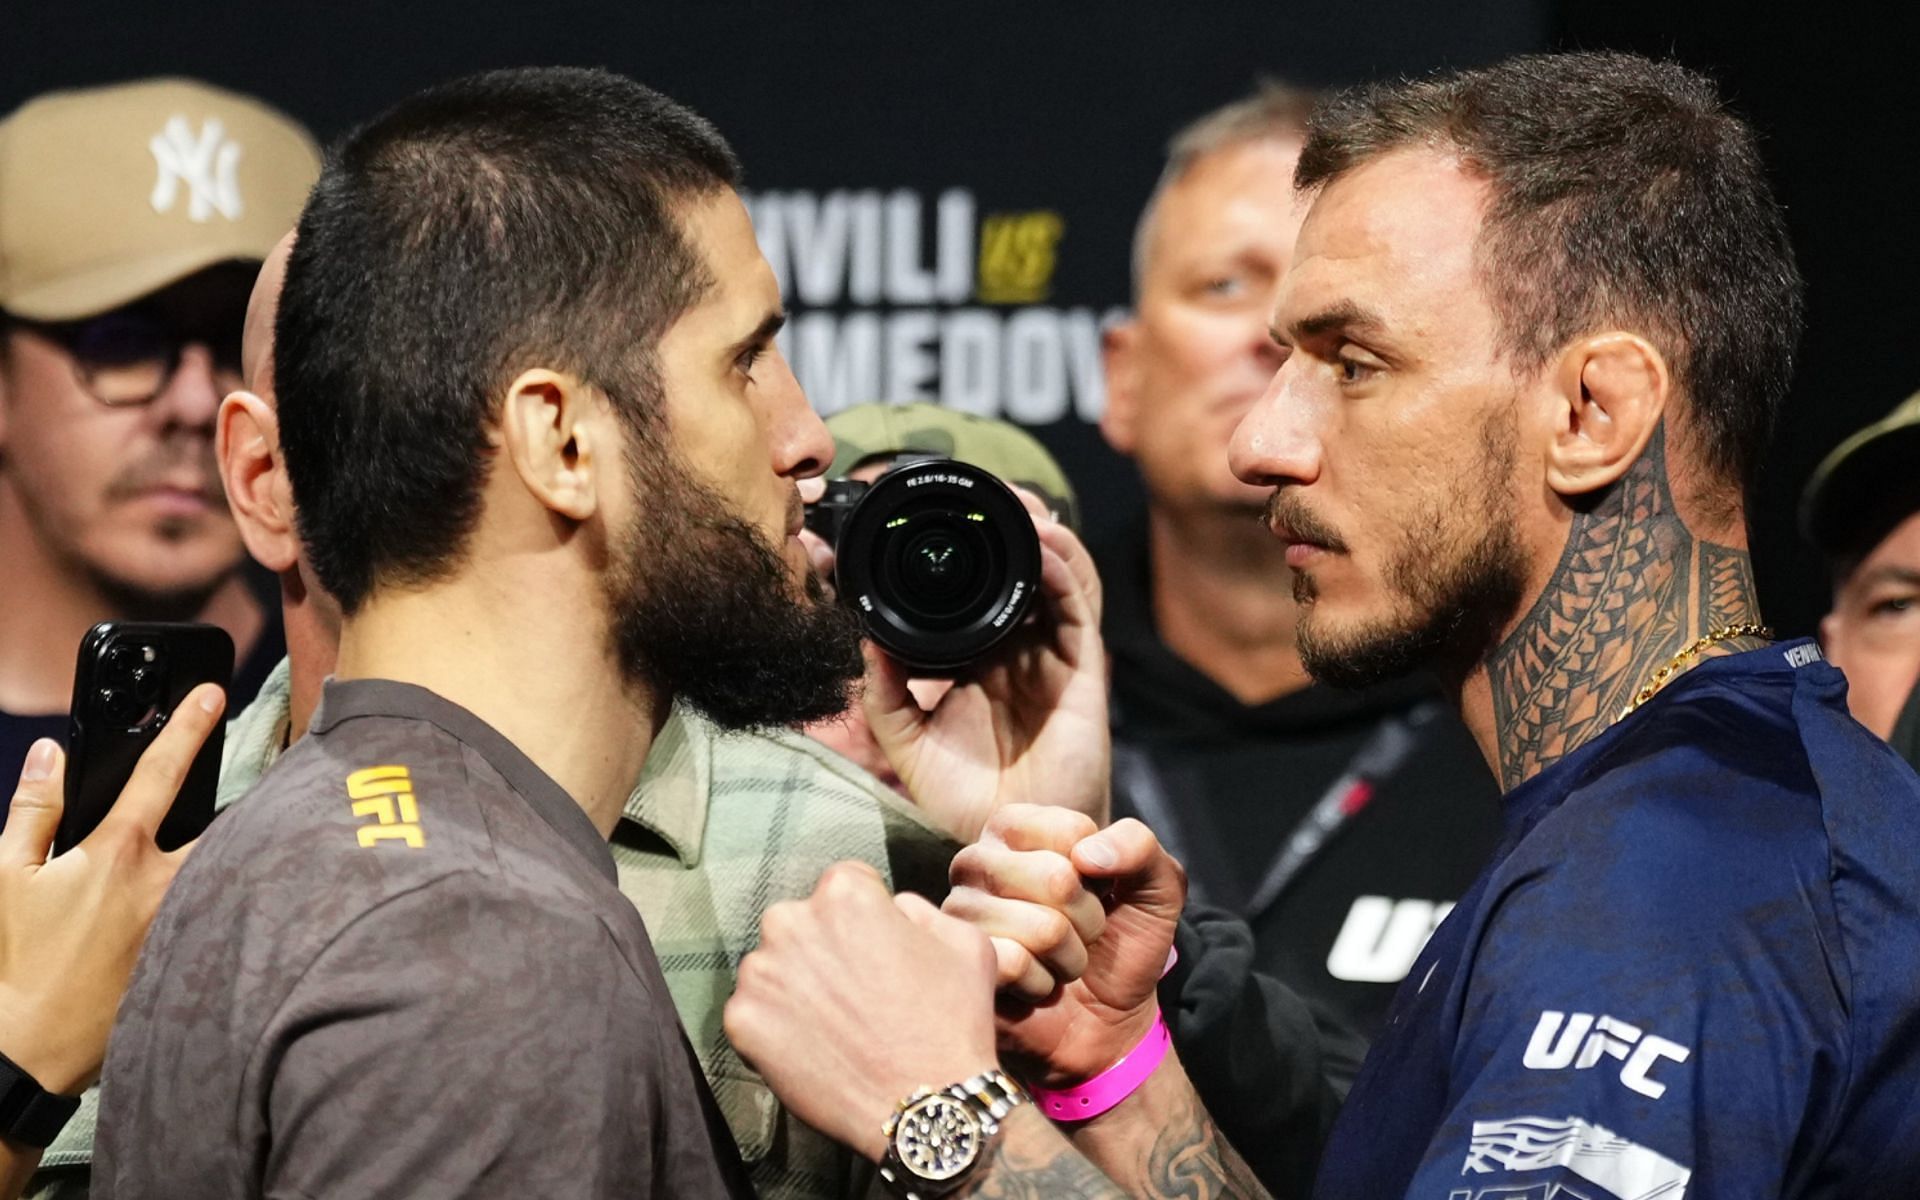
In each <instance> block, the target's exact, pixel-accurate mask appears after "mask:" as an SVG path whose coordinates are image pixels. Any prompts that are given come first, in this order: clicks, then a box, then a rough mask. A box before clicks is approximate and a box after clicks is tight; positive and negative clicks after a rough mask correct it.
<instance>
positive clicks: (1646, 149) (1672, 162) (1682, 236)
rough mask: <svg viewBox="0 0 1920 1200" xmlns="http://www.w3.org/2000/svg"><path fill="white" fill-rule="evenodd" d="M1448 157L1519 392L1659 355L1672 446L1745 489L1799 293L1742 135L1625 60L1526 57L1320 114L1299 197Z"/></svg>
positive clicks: (1684, 90)
mask: <svg viewBox="0 0 1920 1200" xmlns="http://www.w3.org/2000/svg"><path fill="white" fill-rule="evenodd" d="M1408 148H1426V149H1431V150H1436V151H1439V152H1441V153H1443V154H1448V155H1457V156H1458V157H1459V159H1460V161H1461V163H1462V164H1463V165H1464V166H1465V168H1466V169H1467V170H1468V171H1471V172H1473V173H1475V174H1477V175H1479V176H1480V177H1482V178H1484V179H1485V180H1486V181H1487V183H1488V185H1489V187H1490V189H1491V198H1490V201H1489V204H1488V208H1487V215H1486V220H1485V223H1484V224H1483V226H1482V228H1481V231H1480V234H1479V239H1478V243H1477V244H1476V246H1475V248H1474V258H1475V264H1476V271H1477V274H1478V276H1479V281H1480V286H1481V288H1482V290H1483V291H1484V292H1485V294H1486V296H1487V298H1488V299H1489V301H1490V302H1491V303H1492V305H1493V309H1494V312H1495V314H1496V317H1497V319H1498V321H1499V329H1500V333H1499V336H1500V339H1501V342H1502V345H1501V349H1502V351H1503V353H1504V354H1505V356H1506V357H1507V358H1508V360H1509V362H1510V363H1511V365H1512V366H1513V367H1514V368H1515V369H1516V370H1517V371H1519V372H1522V373H1531V372H1533V371H1537V370H1539V369H1540V368H1541V367H1543V366H1545V365H1546V364H1547V363H1548V362H1549V361H1551V359H1552V357H1553V355H1554V354H1555V353H1556V352H1557V351H1559V350H1560V349H1561V348H1562V347H1564V346H1565V345H1567V344H1568V343H1569V342H1571V341H1573V340H1574V339H1575V338H1578V337H1580V336H1582V335H1584V334H1587V333H1592V332H1596V331H1598V330H1601V329H1604V328H1607V327H1609V326H1614V325H1625V326H1627V327H1629V328H1634V329H1637V330H1638V331H1639V332H1641V333H1643V334H1644V335H1646V336H1647V337H1648V338H1649V339H1650V340H1652V341H1653V342H1654V343H1655V344H1656V345H1657V346H1659V348H1660V350H1661V352H1662V353H1663V354H1664V355H1665V356H1666V358H1667V362H1668V363H1669V364H1670V367H1671V369H1672V371H1673V375H1674V379H1675V382H1676V384H1677V385H1678V390H1679V392H1680V394H1681V395H1682V396H1683V397H1684V398H1685V400H1684V404H1685V411H1686V413H1687V418H1688V420H1687V422H1686V425H1687V429H1686V432H1687V433H1688V434H1689V435H1691V437H1692V440H1693V442H1694V444H1695V445H1697V446H1698V447H1699V450H1700V453H1701V457H1702V462H1703V465H1704V466H1705V467H1706V468H1707V469H1708V470H1709V472H1710V473H1711V474H1712V476H1713V477H1714V478H1715V479H1716V480H1717V481H1719V482H1720V483H1721V484H1723V485H1737V486H1738V487H1739V488H1740V489H1741V490H1742V491H1747V490H1750V489H1751V487H1752V485H1753V482H1754V477H1755V475H1756V473H1757V471H1758V468H1759V462H1760V458H1761V455H1762V454H1763V453H1764V452H1765V450H1766V446H1767V442H1768V439H1769V438H1770V437H1771V435H1772V431H1773V422H1774V417H1775V414H1776V413H1777V412H1778V410H1779V407H1780V403H1781V401H1782V399H1783V398H1784V397H1785V395H1786V391H1787V384H1788V382H1789V380H1790V378H1791V376H1792V373H1793V352H1794V346H1795V344H1796V343H1797V342H1798V340H1799V336H1800V323H1801V300H1800V275H1799V272H1798V270H1797V269H1796V268H1795V266H1794V258H1793V248H1792V246H1791V245H1789V243H1788V240H1787V229H1786V223H1785V221H1784V220H1783V219H1782V218H1781V214H1780V207H1779V205H1778V204H1777V203H1776V202H1775V200H1774V198H1773V192H1772V190H1771V188H1770V187H1769V186H1768V183H1767V177H1766V171H1765V169H1764V168H1763V166H1762V165H1761V162H1760V153H1759V148H1758V146H1757V145H1756V142H1755V138H1754V134H1753V131H1752V130H1751V129H1749V128H1748V127H1747V126H1746V125H1745V124H1744V123H1743V122H1741V121H1740V120H1739V119H1738V118H1736V117H1734V116H1733V115H1732V114H1731V113H1729V112H1728V111H1727V109H1726V108H1725V107H1724V106H1723V105H1722V103H1721V101H1720V98H1719V96H1718V95H1717V94H1716V92H1715V89H1714V86H1713V84H1712V82H1711V81H1709V80H1707V79H1705V78H1703V77H1702V76H1700V75H1696V74H1694V73H1693V72H1691V71H1688V70H1686V69H1684V68H1682V67H1680V66H1677V65H1675V64H1673V63H1664V62H1653V61H1651V60H1648V59H1645V58H1640V57H1637V56H1635V55H1629V54H1536V55H1527V56H1524V57H1520V58H1515V59H1510V60H1508V61H1507V62H1504V63H1501V64H1499V65H1498V66H1493V67H1488V68H1485V69H1483V70H1477V71H1468V72H1464V73H1461V74H1455V75H1446V76H1439V77H1435V78H1431V79H1425V80H1420V81H1417V82H1402V83H1390V84H1376V85H1373V86H1370V87H1366V88H1362V89H1358V90H1355V91H1351V92H1347V93H1344V94H1342V95H1341V96H1338V97H1336V98H1334V99H1332V100H1330V101H1329V102H1328V104H1327V105H1326V106H1325V107H1324V108H1322V109H1321V110H1320V111H1319V112H1318V113H1317V114H1316V115H1315V117H1314V119H1313V120H1312V122H1311V123H1310V125H1309V128H1308V134H1307V144H1306V149H1305V150H1303V151H1302V152H1301V155H1300V166H1299V169H1298V172H1297V174H1296V176H1295V183H1296V184H1297V185H1298V186H1299V187H1300V188H1301V189H1313V188H1318V187H1320V186H1322V185H1324V184H1326V183H1328V182H1329V181H1331V180H1334V179H1337V178H1339V177H1340V176H1341V175H1344V174H1346V173H1347V172H1349V171H1352V170H1354V169H1355V168H1357V167H1359V166H1361V165H1362V164H1364V163H1367V162H1369V161H1371V160H1373V159H1375V158H1378V157H1380V156H1381V155H1384V154H1388V153H1391V152H1393V151H1396V150H1402V149H1408Z"/></svg>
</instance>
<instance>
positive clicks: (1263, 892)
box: [1246, 700, 1440, 921]
mask: <svg viewBox="0 0 1920 1200" xmlns="http://www.w3.org/2000/svg"><path fill="white" fill-rule="evenodd" d="M1439 711H1440V703H1439V701H1437V700H1426V701H1422V702H1421V703H1420V704H1418V705H1415V706H1414V708H1413V709H1412V710H1410V711H1409V712H1406V713H1403V714H1401V715H1398V716H1392V717H1388V718H1387V719H1386V720H1384V721H1382V722H1380V726H1379V728H1377V729H1375V730H1374V731H1373V734H1372V736H1370V737H1369V738H1367V740H1366V742H1365V743H1364V744H1362V745H1361V747H1360V749H1359V750H1357V751H1355V752H1354V755H1353V758H1352V759H1351V760H1350V761H1349V762H1348V763H1347V769H1346V770H1344V771H1342V772H1341V773H1340V775H1339V776H1338V777H1337V778H1336V779H1334V781H1333V783H1332V784H1330V785H1329V786H1328V787H1327V790H1326V792H1325V793H1323V794H1322V795H1321V797H1320V800H1319V802H1318V803H1316V804H1315V805H1314V806H1313V807H1312V808H1310V809H1308V810H1307V815H1306V816H1304V817H1302V818H1300V823H1299V824H1298V825H1296V826H1294V829H1293V832H1292V833H1291V834H1289V835H1287V839H1286V840H1285V841H1284V842H1282V843H1281V845H1280V854H1279V856H1278V857H1277V858H1275V859H1274V860H1273V865H1272V866H1270V867H1268V868H1267V873H1266V874H1265V875H1264V876H1262V877H1261V879H1260V886H1259V887H1257V888H1255V889H1254V892H1253V898H1252V899H1251V900H1249V901H1248V902H1247V912H1246V917H1247V920H1249V921H1251V920H1253V919H1254V918H1255V917H1257V916H1259V915H1260V914H1261V913H1263V912H1265V911H1267V909H1269V908H1272V907H1273V905H1274V904H1275V902H1277V901H1278V900H1279V899H1280V897H1281V895H1282V894H1284V893H1285V892H1286V890H1287V885H1289V884H1291V883H1292V882H1293V881H1294V880H1295V879H1298V878H1299V877H1300V872H1301V871H1302V870H1303V869H1305V867H1306V865H1307V864H1308V863H1309V862H1311V861H1313V859H1314V858H1315V856H1317V855H1318V854H1319V853H1320V852H1321V851H1322V850H1324V849H1326V847H1327V843H1328V842H1331V841H1332V840H1333V837H1334V835H1335V834H1337V833H1339V832H1340V831H1341V830H1342V829H1345V828H1346V827H1347V825H1348V824H1349V823H1350V822H1351V821H1352V820H1353V819H1354V818H1355V817H1357V816H1359V815H1360V812H1361V810H1363V809H1365V808H1366V807H1367V805H1368V804H1369V803H1371V802H1372V800H1373V796H1374V792H1375V790H1376V789H1377V788H1378V786H1379V784H1380V783H1381V781H1382V780H1384V779H1386V778H1387V777H1388V776H1390V775H1392V774H1393V773H1394V772H1395V771H1398V770H1399V769H1400V768H1401V767H1402V766H1403V765H1405V763H1406V761H1407V759H1408V757H1410V756H1411V755H1412V754H1413V751H1414V748H1415V747H1416V746H1418V745H1419V744H1420V730H1421V728H1422V727H1423V726H1425V725H1426V724H1427V723H1428V722H1429V721H1431V720H1433V718H1434V717H1435V715H1437V714H1438V713H1439Z"/></svg>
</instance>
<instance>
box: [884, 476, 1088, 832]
mask: <svg viewBox="0 0 1920 1200" xmlns="http://www.w3.org/2000/svg"><path fill="white" fill-rule="evenodd" d="M1019 495H1020V499H1021V501H1022V503H1024V504H1025V505H1026V506H1027V510H1028V512H1029V513H1031V514H1032V516H1033V522H1034V528H1035V529H1036V530H1037V531H1038V532H1039V535H1040V560H1041V565H1040V583H1041V596H1042V603H1044V604H1045V605H1046V610H1047V619H1046V620H1042V621H1039V622H1036V623H1035V624H1034V625H1033V626H1032V627H1031V628H1030V629H1027V630H1023V631H1022V632H1021V634H1018V635H1016V639H1017V640H1014V641H1012V642H1011V644H1009V645H1007V646H1003V647H1002V648H1001V649H1000V650H998V651H996V652H995V654H994V655H993V657H992V658H990V659H989V660H988V661H986V662H984V663H982V664H980V665H979V666H977V667H976V668H975V669H974V670H973V672H972V673H971V674H970V675H968V676H967V677H965V678H963V679H961V680H959V681H958V682H956V683H955V684H954V686H953V687H951V688H950V689H948V690H947V691H946V692H945V694H944V695H942V696H940V698H939V700H938V703H936V704H934V705H932V707H931V708H930V709H929V708H927V707H923V706H922V704H921V703H920V701H919V700H918V699H917V698H916V696H915V694H914V690H913V689H912V688H910V687H909V682H910V681H909V679H908V677H907V669H906V668H905V667H903V666H901V665H900V664H899V663H897V662H895V661H893V660H892V659H890V658H888V657H887V656H886V655H885V654H883V653H881V652H880V651H878V650H876V649H875V648H874V647H873V646H872V645H871V644H869V645H868V647H867V686H866V690H865V695H864V698H863V701H862V704H863V710H864V714H865V716H866V719H867V724H868V725H869V727H870V728H871V729H872V732H873V737H874V739H875V741H877V742H878V743H879V745H880V747H881V749H882V750H883V751H884V752H885V754H886V757H887V759H888V761H889V762H891V763H892V765H893V768H894V771H895V773H896V774H897V775H898V776H899V778H900V780H901V782H902V784H903V785H904V786H905V788H906V791H907V794H908V795H909V796H911V797H912V799H913V801H914V803H915V804H916V805H918V806H919V807H920V809H921V810H922V811H923V812H925V813H926V814H927V815H928V817H930V818H931V819H932V820H933V821H934V822H935V823H936V824H938V825H939V826H941V827H942V828H943V829H945V830H946V831H947V832H948V833H950V834H951V835H953V837H954V838H956V839H957V840H959V841H961V842H972V841H974V840H975V839H977V838H978V837H979V836H980V830H981V829H982V828H983V827H984V826H985V825H986V823H987V820H988V818H989V817H991V816H992V815H993V814H994V813H995V812H996V811H998V810H999V809H1001V808H1003V807H1005V806H1007V805H1009V804H1048V805H1054V806H1058V807H1062V808H1067V809H1071V810H1072V811H1075V812H1080V813H1084V814H1086V815H1088V816H1090V817H1092V818H1093V819H1094V820H1096V821H1101V822H1104V821H1105V820H1106V817H1107V813H1108V808H1109V793H1108V781H1109V776H1110V773H1111V768H1112V760H1113V746H1112V738H1111V735H1110V734H1109V732H1108V726H1107V675H1106V654H1105V649H1104V646H1103V643H1102V642H1101V640H1100V608H1101V596H1100V576H1099V574H1098V572H1097V571H1095V569H1094V566H1093V559H1092V556H1091V555H1089V554H1088V553H1087V550H1086V547H1085V546H1083V545H1082V544H1081V542H1080V539H1079V538H1078V537H1076V536H1075V535H1074V533H1073V531H1072V530H1071V529H1069V528H1068V527H1067V526H1065V525H1063V524H1061V523H1060V522H1059V521H1056V520H1054V519H1053V517H1052V515H1051V514H1049V513H1048V512H1047V510H1046V507H1045V506H1044V505H1043V504H1041V502H1040V501H1039V500H1038V499H1037V498H1036V497H1034V496H1032V495H1031V494H1029V493H1027V492H1024V491H1023V492H1020V493H1019ZM912 682H915V683H919V682H922V681H912Z"/></svg>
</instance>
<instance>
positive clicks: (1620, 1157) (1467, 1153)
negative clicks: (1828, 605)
mask: <svg viewBox="0 0 1920 1200" xmlns="http://www.w3.org/2000/svg"><path fill="white" fill-rule="evenodd" d="M1505 806H1506V822H1507V833H1506V838H1505V840H1504V841H1503V843H1502V845H1501V847H1500V849H1499V851H1498V852H1497V853H1496V855H1495V858H1494V861H1493V864H1492V865H1491V866H1490V867H1489V868H1488V870H1487V873H1486V874H1485V875H1483V876H1482V877H1481V879H1480V880H1479V881H1478V882H1477V883H1476V884H1475V885H1474V886H1473V888H1472V889H1470V890H1469V891H1468V893H1467V894H1466V896H1465V897H1464V898H1462V899H1461V901H1460V902H1459V904H1458V906H1457V907H1456V908H1455V909H1454V911H1453V913H1452V915H1451V916H1450V917H1449V918H1448V919H1447V920H1446V922H1445V923H1444V924H1442V925H1441V927H1440V928H1439V930H1437V931H1436V932H1435V934H1434V936H1433V938H1432V940H1431V941H1430V942H1429V943H1428V944H1427V948H1426V950H1425V952H1424V953H1422V954H1421V956H1420V959H1419V961H1418V962H1417V963H1416V964H1415V965H1414V968H1413V971H1412V972H1411V973H1410V974H1409V975H1408V977H1407V980H1406V982H1405V984H1403V985H1402V986H1401V989H1400V992H1399V994H1398V995H1397V996H1396V997H1395V1000H1394V1004H1393V1008H1392V1009H1391V1010H1390V1012H1389V1015H1388V1026H1387V1029H1386V1031H1385V1032H1384V1033H1383V1034H1382V1035H1381V1037H1380V1039H1379V1040H1378V1041H1377V1042H1376V1043H1375V1044H1374V1047H1373V1050H1372V1053H1371V1054H1370V1055H1369V1056H1368V1058H1367V1061H1366V1064H1365V1066H1364V1067H1363V1068H1362V1069H1361V1072H1360V1076H1359V1079H1358V1080H1357V1081H1356V1082H1355V1084H1354V1088H1353V1092H1352V1094H1351V1095H1350V1096H1349V1098H1348V1100H1347V1104H1346V1107H1345V1109H1344V1110H1343V1111H1342V1113H1341V1116H1340V1120H1339V1122H1338V1123H1337V1124H1336V1126H1335V1128H1334V1131H1333V1135H1332V1138H1331V1140H1330V1142H1329V1143H1328V1146H1327V1149H1326V1153H1325V1155H1324V1157H1323V1158H1322V1160H1321V1170H1320V1178H1319V1185H1318V1187H1317V1188H1316V1193H1315V1194H1316V1195H1317V1196H1320V1197H1323V1198H1329V1200H1349V1198H1350V1200H1383V1198H1386V1197H1398V1196H1417V1197H1433V1198H1435V1200H1493V1198H1495V1197H1498V1198H1500V1200H1519V1198H1522V1197H1528V1198H1534V1200H1548V1198H1554V1197H1565V1198H1568V1200H1572V1198H1575V1197H1578V1198H1580V1200H1608V1198H1612V1200H1641V1198H1643V1197H1659V1198H1660V1200H1682V1197H1693V1198H1696V1200H1697V1198H1700V1197H1730V1196H1731V1197H1775V1196H1778V1197H1811V1196H1834V1197H1846V1198H1847V1200H1876V1198H1879V1197H1896V1196H1897V1197H1901V1198H1902V1200H1907V1198H1910V1197H1913V1196H1916V1195H1920V779H1917V778H1916V777H1915V775H1914V773H1913V771H1912V770H1911V769H1910V768H1909V767H1908V766H1907V765H1906V764H1905V763H1904V762H1902V761H1900V759H1899V758H1898V757H1897V756H1896V755H1895V754H1894V753H1893V752H1892V751H1891V750H1890V749H1888V748H1887V747H1886V746H1885V745H1884V744H1883V743H1881V742H1880V741H1879V740H1878V739H1876V738H1875V737H1874V736H1873V735H1872V734H1870V733H1868V732H1867V731H1866V730H1865V729H1864V728H1862V727H1861V726H1860V725H1859V724H1858V723H1856V722H1855V721H1854V720H1853V719H1852V718H1851V717H1850V716H1848V715H1847V708H1846V680H1845V678H1844V677H1843V676H1842V675H1841V674H1840V672H1839V671H1837V670H1835V669H1834V668H1833V667H1831V666H1829V665H1828V664H1827V663H1826V662H1824V661H1823V660H1822V659H1821V658H1820V651H1819V649H1818V647H1816V646H1814V645H1813V644H1812V643H1810V642H1804V641H1802V642H1792V643H1787V644H1783V645H1778V646H1772V647H1769V648H1767V649H1764V650H1755V651H1751V652H1748V653H1745V654H1736V655H1728V656H1726V657H1724V658H1717V659H1713V660H1710V661H1708V662H1705V663H1703V664H1701V665H1700V666H1698V667H1695V668H1694V669H1692V670H1691V671H1688V672H1687V673H1686V674H1684V675H1682V676H1681V677H1680V678H1679V679H1678V680H1677V681H1675V682H1674V683H1673V684H1672V685H1670V686H1669V687H1668V688H1666V690H1664V691H1663V692H1661V693H1660V694H1659V695H1658V696H1656V697H1655V698H1654V699H1653V700H1652V701H1650V702H1649V703H1647V704H1646V705H1645V706H1643V707H1642V708H1641V709H1640V710H1639V711H1638V712H1636V713H1634V714H1633V715H1631V716H1629V717H1628V718H1626V719H1625V720H1623V721H1621V722H1620V723H1619V724H1617V725H1615V726H1614V727H1613V728H1611V729H1609V730H1607V731H1606V732H1605V733H1603V734H1601V735H1600V736H1599V737H1597V738H1595V739H1594V740H1593V741H1591V742H1589V743H1588V744H1586V745H1585V746H1582V747H1581V748H1580V749H1578V750H1576V751H1575V752H1574V753H1572V754H1570V755H1568V756H1567V757H1566V758H1564V759H1562V760H1561V761H1559V762H1557V763H1555V764H1554V765H1553V766H1551V767H1549V768H1548V769H1547V770H1545V771H1542V772H1541V773H1540V774H1539V775H1537V776H1535V777H1534V778H1533V779H1530V780H1528V781H1527V782H1526V783H1524V784H1522V785H1520V786H1519V787H1517V788H1515V789H1514V790H1513V792H1512V793H1510V794H1509V795H1508V797H1507V798H1506V801H1505Z"/></svg>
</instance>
